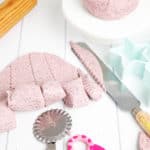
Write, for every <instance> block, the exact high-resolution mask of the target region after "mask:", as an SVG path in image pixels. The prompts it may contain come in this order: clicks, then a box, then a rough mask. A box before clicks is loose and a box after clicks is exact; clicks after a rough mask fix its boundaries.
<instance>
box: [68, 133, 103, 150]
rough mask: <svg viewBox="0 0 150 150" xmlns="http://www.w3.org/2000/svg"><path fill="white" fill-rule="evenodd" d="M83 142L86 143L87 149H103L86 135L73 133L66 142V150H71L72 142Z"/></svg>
mask: <svg viewBox="0 0 150 150" xmlns="http://www.w3.org/2000/svg"><path fill="white" fill-rule="evenodd" d="M77 141H80V142H83V143H84V144H86V145H87V150H105V149H104V148H103V147H101V146H99V145H97V144H94V143H93V142H92V140H91V139H90V138H88V137H87V136H86V135H75V136H73V137H72V138H70V139H69V140H68V144H67V150H73V143H74V142H77Z"/></svg>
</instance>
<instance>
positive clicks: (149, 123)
mask: <svg viewBox="0 0 150 150" xmlns="http://www.w3.org/2000/svg"><path fill="white" fill-rule="evenodd" d="M133 115H134V117H135V119H136V121H137V122H138V124H139V125H140V127H141V128H142V129H143V130H144V131H145V132H146V133H147V135H148V136H149V137H150V115H149V114H148V113H147V112H144V111H142V110H141V109H140V108H135V109H134V110H133Z"/></svg>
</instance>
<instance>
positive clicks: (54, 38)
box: [0, 0, 140, 150]
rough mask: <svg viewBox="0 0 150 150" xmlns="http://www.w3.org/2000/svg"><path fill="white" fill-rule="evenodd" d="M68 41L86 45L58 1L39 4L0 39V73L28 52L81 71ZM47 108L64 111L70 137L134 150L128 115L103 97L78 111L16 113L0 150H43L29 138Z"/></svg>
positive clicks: (60, 146) (62, 144)
mask: <svg viewBox="0 0 150 150" xmlns="http://www.w3.org/2000/svg"><path fill="white" fill-rule="evenodd" d="M70 40H72V41H85V42H88V41H86V39H85V37H84V36H83V35H81V34H80V32H79V31H77V30H75V29H73V28H72V27H71V26H70V25H69V24H68V23H67V22H66V21H65V20H64V18H63V15H62V11H61V1H60V0H39V3H38V5H37V7H36V8H35V9H34V10H33V11H32V12H31V13H30V14H29V15H28V16H26V17H25V18H24V20H22V21H21V22H20V23H18V24H17V25H16V26H15V27H14V28H13V29H12V30H11V31H10V32H9V33H8V34H7V35H6V36H5V37H4V38H2V39H0V53H1V54H0V69H2V68H3V67H4V66H5V65H7V64H8V63H9V62H10V61H11V60H13V59H14V58H16V57H17V56H18V55H22V54H24V53H27V52H32V51H46V52H50V53H54V54H57V55H58V56H60V57H62V58H64V59H66V60H67V61H69V62H70V63H72V64H74V65H76V66H78V67H81V68H82V69H83V66H82V65H81V64H80V63H79V61H78V60H77V58H76V57H75V56H74V55H73V54H72V52H71V50H70V47H69V44H68V43H69V41H70ZM50 108H64V109H66V110H67V111H68V112H69V113H70V114H71V116H72V119H73V127H72V135H73V134H87V135H88V136H89V137H91V138H92V139H93V141H94V142H95V143H97V144H100V145H103V146H104V147H105V148H106V150H137V135H138V131H139V130H140V129H139V128H138V126H137V124H136V123H135V122H134V120H133V118H132V117H131V115H130V114H128V113H126V112H121V111H120V110H118V108H116V106H115V104H114V103H113V102H112V101H111V99H109V98H108V97H107V96H106V95H104V96H103V98H102V99H101V100H100V101H99V102H95V103H91V105H89V106H87V107H84V108H80V109H68V108H66V107H64V106H63V105H62V103H61V102H60V103H57V104H54V105H51V106H49V107H48V108H45V109H42V110H39V111H35V112H24V113H17V116H16V117H17V128H16V129H15V130H13V131H11V132H9V133H4V134H0V150H27V149H29V150H43V149H44V148H45V146H44V145H43V144H41V143H39V142H38V141H36V140H35V138H34V137H33V135H32V124H33V122H34V120H35V118H36V117H37V115H39V114H40V113H41V112H43V111H45V110H48V109H50ZM67 139H68V137H66V138H65V139H64V140H61V141H59V142H58V143H57V150H66V141H67ZM80 149H81V150H82V148H78V150H80Z"/></svg>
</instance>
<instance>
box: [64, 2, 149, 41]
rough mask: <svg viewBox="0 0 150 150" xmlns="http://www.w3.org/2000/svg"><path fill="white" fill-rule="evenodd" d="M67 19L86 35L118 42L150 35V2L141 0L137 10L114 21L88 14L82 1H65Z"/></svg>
mask: <svg viewBox="0 0 150 150" xmlns="http://www.w3.org/2000/svg"><path fill="white" fill-rule="evenodd" d="M63 12H64V15H65V17H66V19H67V20H68V21H69V22H70V23H71V24H72V25H74V26H75V27H77V28H79V29H80V30H82V31H84V32H85V33H86V34H88V35H90V36H92V37H94V38H98V39H101V40H109V41H110V40H112V41H114V40H118V39H122V38H127V37H128V38H129V37H132V36H135V35H136V36H139V35H141V34H143V35H144V34H147V33H150V0H140V3H139V5H138V7H137V8H136V10H134V11H133V12H132V13H131V14H129V15H128V16H126V17H124V18H122V19H120V20H114V21H105V20H101V19H98V18H96V17H94V16H92V15H91V14H89V13H88V12H87V10H86V9H85V8H84V7H83V5H82V0H63Z"/></svg>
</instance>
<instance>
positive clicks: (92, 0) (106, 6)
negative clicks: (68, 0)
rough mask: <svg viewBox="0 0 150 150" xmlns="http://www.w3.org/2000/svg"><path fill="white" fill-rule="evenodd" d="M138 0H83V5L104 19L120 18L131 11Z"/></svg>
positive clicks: (94, 14)
mask: <svg viewBox="0 0 150 150" xmlns="http://www.w3.org/2000/svg"><path fill="white" fill-rule="evenodd" d="M138 2H139V0H83V4H84V7H85V8H86V9H87V10H88V11H89V12H90V13H91V14H92V15H93V16H96V17H98V18H101V19H105V20H114V19H120V18H122V17H124V16H126V15H128V14H129V13H131V12H132V11H133V10H134V9H135V8H136V7H137V5H138Z"/></svg>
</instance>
